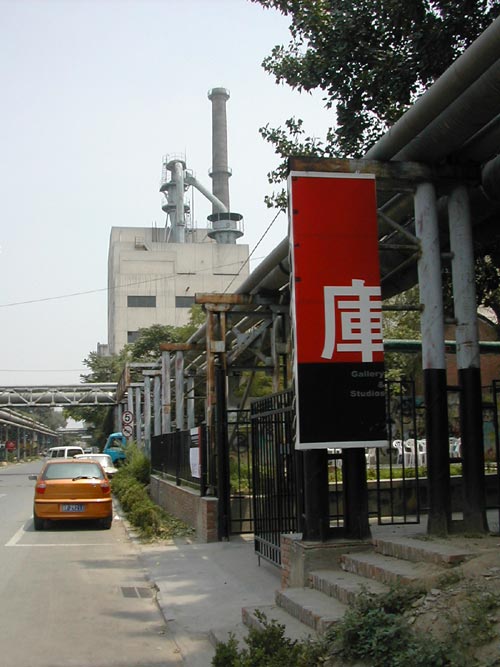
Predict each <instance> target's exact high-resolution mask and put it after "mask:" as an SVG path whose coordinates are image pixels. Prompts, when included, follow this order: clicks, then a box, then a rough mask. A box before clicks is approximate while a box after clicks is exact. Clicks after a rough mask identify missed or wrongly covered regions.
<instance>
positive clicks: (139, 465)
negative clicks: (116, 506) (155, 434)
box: [111, 443, 193, 539]
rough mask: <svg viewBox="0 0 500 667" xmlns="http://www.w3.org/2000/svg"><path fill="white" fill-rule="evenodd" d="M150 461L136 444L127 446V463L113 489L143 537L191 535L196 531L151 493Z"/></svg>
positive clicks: (114, 479)
mask: <svg viewBox="0 0 500 667" xmlns="http://www.w3.org/2000/svg"><path fill="white" fill-rule="evenodd" d="M149 476H150V462H149V459H148V457H147V456H146V455H145V453H144V452H143V451H142V450H140V449H139V447H137V445H136V444H135V443H131V444H130V445H128V446H127V458H126V461H125V463H124V464H123V465H122V466H121V467H120V468H119V469H118V472H117V473H115V475H114V477H113V479H112V481H111V488H112V490H113V494H114V495H115V496H116V498H118V500H119V501H120V505H121V507H122V509H123V511H124V512H125V514H126V516H127V519H128V520H129V521H130V523H131V524H132V525H133V526H134V527H135V528H137V529H138V531H139V533H140V535H141V537H142V538H145V539H154V538H160V537H161V538H171V537H175V536H178V535H189V534H191V533H193V530H192V529H191V528H189V526H187V525H186V524H185V523H183V522H182V521H179V520H178V519H176V518H175V517H172V516H170V515H169V514H167V513H166V512H164V511H163V510H162V509H161V508H160V507H158V505H156V504H155V503H154V502H153V501H152V500H151V498H150V497H149V493H148V485H149Z"/></svg>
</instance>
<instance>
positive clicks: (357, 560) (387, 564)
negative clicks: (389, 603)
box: [340, 553, 449, 590]
mask: <svg viewBox="0 0 500 667" xmlns="http://www.w3.org/2000/svg"><path fill="white" fill-rule="evenodd" d="M340 565H341V568H342V569H343V570H345V571H346V572H352V573H354V574H358V575H360V576H362V577H366V578H367V579H375V580H376V581H380V582H382V583H383V584H386V585H388V586H391V585H397V584H405V585H413V586H417V587H422V588H424V589H426V590H429V589H430V588H433V587H434V586H436V584H437V583H438V582H439V579H440V578H441V577H442V576H443V575H446V573H447V572H448V571H449V570H448V569H447V568H445V567H441V566H439V565H435V564H433V563H413V562H411V561H407V560H401V559H399V558H392V557H391V556H384V555H382V554H379V553H358V554H344V555H343V556H341V559H340Z"/></svg>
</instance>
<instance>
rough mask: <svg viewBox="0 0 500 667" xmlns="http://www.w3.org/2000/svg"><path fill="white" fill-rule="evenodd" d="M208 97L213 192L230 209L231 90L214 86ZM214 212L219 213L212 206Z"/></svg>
mask: <svg viewBox="0 0 500 667" xmlns="http://www.w3.org/2000/svg"><path fill="white" fill-rule="evenodd" d="M208 99H209V100H210V101H211V102H212V170H211V171H210V172H209V174H210V177H211V178H212V192H213V194H214V195H215V196H216V197H217V198H218V199H220V201H221V202H222V203H223V204H225V206H226V208H227V210H228V211H230V210H231V208H230V206H229V177H230V176H231V170H230V169H229V167H228V166H227V117H226V102H227V100H228V99H229V90H226V89H225V88H212V90H209V91H208ZM212 213H217V210H216V209H215V207H212Z"/></svg>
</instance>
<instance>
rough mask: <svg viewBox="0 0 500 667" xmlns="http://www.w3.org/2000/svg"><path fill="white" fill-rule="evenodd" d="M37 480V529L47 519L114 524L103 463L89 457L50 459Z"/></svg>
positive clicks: (35, 503)
mask: <svg viewBox="0 0 500 667" xmlns="http://www.w3.org/2000/svg"><path fill="white" fill-rule="evenodd" d="M29 479H33V480H36V485H35V496H34V503H33V521H34V525H35V530H42V529H43V527H44V523H45V520H46V519H49V520H51V521H67V520H82V519H94V520H98V521H99V522H100V524H101V526H102V527H103V528H106V529H108V528H111V523H112V520H113V505H112V500H111V485H110V482H109V479H108V477H107V475H106V473H105V472H104V469H103V467H102V466H101V464H100V463H98V462H97V461H90V460H87V459H85V460H84V459H81V460H79V459H49V460H47V461H46V462H45V464H44V466H43V467H42V470H41V471H40V473H39V474H38V475H30V476H29Z"/></svg>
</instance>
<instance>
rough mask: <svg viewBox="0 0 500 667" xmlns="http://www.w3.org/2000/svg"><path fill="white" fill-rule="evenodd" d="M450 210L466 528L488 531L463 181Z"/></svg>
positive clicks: (476, 337) (472, 273)
mask: <svg viewBox="0 0 500 667" xmlns="http://www.w3.org/2000/svg"><path fill="white" fill-rule="evenodd" d="M448 215H449V225H450V248H451V251H452V255H453V258H452V262H451V268H452V277H453V303H454V308H455V319H456V321H457V328H456V341H457V369H458V383H459V387H460V431H461V443H462V461H463V465H462V479H463V497H464V508H463V520H464V529H465V530H467V531H472V532H475V533H484V532H486V531H487V530H488V526H487V519H486V491H485V479H484V443H483V410H482V395H481V394H482V392H481V368H480V353H479V335H478V328H477V300H476V276H475V270H474V252H473V246H472V225H471V216H470V208H469V196H468V193H467V189H466V188H465V186H463V185H461V186H458V187H456V188H455V189H454V190H453V191H452V192H451V194H450V196H449V198H448Z"/></svg>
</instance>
